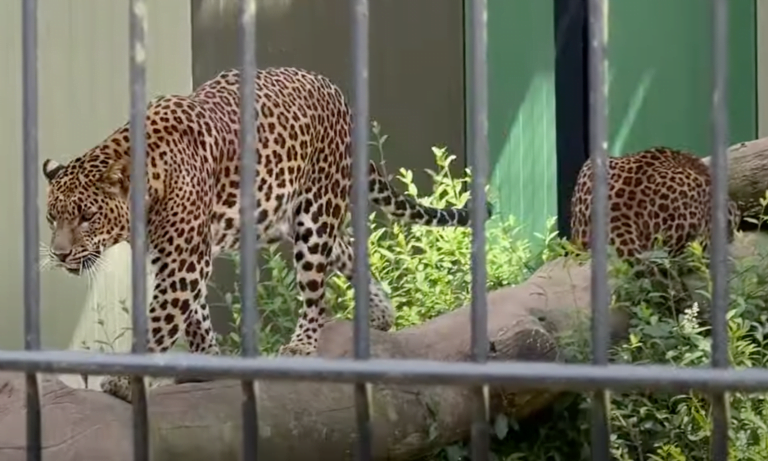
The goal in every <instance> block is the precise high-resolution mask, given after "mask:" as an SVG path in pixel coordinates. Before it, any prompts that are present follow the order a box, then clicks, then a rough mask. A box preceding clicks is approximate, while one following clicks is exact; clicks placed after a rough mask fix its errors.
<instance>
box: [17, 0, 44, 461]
mask: <svg viewBox="0 0 768 461" xmlns="http://www.w3.org/2000/svg"><path fill="white" fill-rule="evenodd" d="M21 3H22V7H21V20H22V58H21V59H22V79H23V81H24V82H23V85H22V99H23V108H22V110H23V115H22V117H23V121H22V123H23V139H24V141H23V142H24V160H23V167H22V169H23V173H22V174H23V175H24V186H23V188H24V192H23V195H24V198H23V200H24V349H27V350H37V349H40V271H39V253H38V250H37V246H38V242H39V240H40V228H39V227H38V219H39V216H40V209H39V207H38V204H37V189H38V179H37V159H38V138H37V131H38V107H37V104H38V92H37V91H38V90H37V89H38V86H37V85H38V76H37V0H22V2H21ZM26 387H27V460H29V461H40V460H41V459H42V447H41V445H42V441H41V438H42V428H41V424H42V421H41V420H42V418H41V415H40V389H39V388H38V383H37V375H36V374H35V373H29V374H27V376H26Z"/></svg>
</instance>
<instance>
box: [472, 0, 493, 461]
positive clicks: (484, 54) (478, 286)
mask: <svg viewBox="0 0 768 461" xmlns="http://www.w3.org/2000/svg"><path fill="white" fill-rule="evenodd" d="M471 29H472V31H471V40H472V61H471V62H472V64H471V67H472V68H471V73H470V75H471V89H472V93H471V98H470V99H471V102H472V112H471V117H472V122H471V133H470V136H471V139H472V152H470V155H469V161H470V162H469V163H470V168H471V171H472V184H471V186H470V194H471V196H470V214H471V216H470V217H471V221H472V224H471V227H472V256H471V258H472V262H471V272H472V288H471V292H472V305H471V314H470V316H471V327H470V328H471V342H472V359H473V360H474V361H476V362H480V363H484V362H486V361H487V360H488V303H487V298H486V279H487V273H486V272H487V270H486V267H485V221H486V219H487V213H488V209H487V207H486V194H485V182H486V178H487V177H488V1H487V0H472V27H471ZM475 400H476V403H475V404H476V407H475V415H474V421H473V423H472V430H471V434H472V438H471V445H472V446H471V452H472V453H471V455H472V456H471V458H472V460H474V461H483V460H487V459H488V458H489V456H490V427H489V423H488V386H481V387H479V388H477V389H476V392H475Z"/></svg>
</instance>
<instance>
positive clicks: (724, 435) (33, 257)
mask: <svg viewBox="0 0 768 461" xmlns="http://www.w3.org/2000/svg"><path fill="white" fill-rule="evenodd" d="M20 1H21V2H22V21H23V32H22V35H23V40H22V50H23V61H22V62H23V64H22V72H23V82H24V84H23V95H22V100H23V146H24V152H23V155H24V158H23V180H24V186H23V200H24V220H23V226H24V235H25V239H24V246H23V253H24V309H25V316H24V331H25V350H24V351H4V350H0V370H5V371H17V372H24V373H26V385H27V459H28V460H30V461H33V460H38V461H39V460H42V459H43V454H42V446H41V408H40V395H39V389H38V382H37V376H36V373H41V372H47V373H89V374H90V373H93V374H109V373H122V374H129V375H132V376H134V378H133V403H132V405H133V414H134V424H133V440H134V458H135V459H136V460H137V461H147V460H148V459H149V438H148V420H147V400H146V389H145V386H144V381H143V379H142V376H156V377H161V376H166V377H167V376H177V377H197V378H212V379H220V378H235V379H240V380H242V383H243V386H242V387H243V393H244V397H245V398H244V400H243V405H242V417H243V431H244V437H243V447H242V450H243V458H244V459H246V460H255V459H257V455H258V443H259V437H258V436H257V434H258V432H257V431H258V424H257V422H258V407H257V402H256V397H255V393H254V385H253V382H254V380H268V379H283V380H285V379H287V380H305V381H334V382H344V383H353V384H354V389H355V390H354V392H355V404H356V405H355V406H356V414H357V429H358V437H357V450H356V458H357V459H360V460H367V459H371V458H372V454H371V453H372V452H371V449H372V447H371V443H372V434H371V431H372V428H371V414H370V410H369V402H370V386H368V385H367V384H366V383H371V382H377V383H401V384H402V383H414V384H456V385H467V386H472V387H473V389H475V392H474V396H475V402H474V405H475V409H476V411H475V418H474V423H473V424H472V430H471V434H472V440H471V444H472V450H471V457H472V459H473V461H482V460H487V459H488V458H489V432H490V431H489V425H488V420H489V415H488V405H487V389H488V386H491V385H497V384H504V385H505V386H519V387H520V388H521V389H524V388H552V389H566V388H567V389H569V390H581V391H590V392H594V393H595V397H596V398H595V399H594V402H595V403H594V406H593V411H592V414H593V418H592V440H591V446H592V459H594V460H601V461H607V460H609V459H610V452H609V424H608V415H607V408H606V400H607V399H606V392H607V390H608V389H617V390H618V389H626V390H629V389H637V388H646V389H698V390H702V391H706V392H710V393H711V394H712V397H713V398H712V402H713V424H714V431H713V437H712V447H711V450H712V459H713V460H716V461H723V460H726V459H727V452H728V432H727V429H728V420H727V414H726V400H725V395H724V392H725V391H726V390H741V391H761V390H766V389H768V370H760V369H747V370H732V369H729V368H728V367H729V363H728V351H727V330H726V322H725V314H726V307H727V301H728V286H727V275H728V274H727V270H728V269H727V265H726V257H727V241H726V234H727V214H726V213H727V208H726V195H727V158H726V152H727V144H726V143H727V139H728V120H727V114H726V108H727V101H728V99H727V94H726V86H727V78H728V75H727V62H728V46H727V35H728V17H727V13H728V6H727V3H728V0H710V2H711V4H712V8H713V18H714V20H713V24H712V26H713V28H714V34H713V35H714V40H713V43H712V50H713V55H714V59H713V69H712V72H713V77H714V78H713V87H712V129H713V144H714V145H713V156H712V165H711V168H712V177H713V187H712V190H713V191H712V194H713V207H712V208H713V209H712V217H713V231H712V244H711V267H710V272H711V275H712V280H713V293H712V299H713V301H712V304H713V308H712V331H713V334H712V336H713V345H712V350H713V354H712V367H711V368H710V369H691V368H671V367H666V366H618V365H616V366H614V365H608V346H609V326H608V322H607V318H608V308H609V288H608V278H607V250H606V247H607V242H608V232H607V215H608V203H607V201H608V185H607V177H608V171H607V136H606V135H607V126H606V124H607V123H606V85H605V83H606V82H605V74H606V72H605V71H606V65H605V61H606V51H605V49H606V30H605V22H604V19H605V2H606V0H583V1H587V2H588V13H589V28H588V30H589V34H588V37H589V47H590V52H589V56H590V62H589V107H590V111H589V118H590V121H589V124H588V126H590V133H589V135H590V136H589V140H590V151H591V161H592V162H594V164H593V166H594V184H593V200H594V206H593V211H592V213H593V216H592V219H593V221H592V222H593V232H592V237H591V238H592V242H591V248H593V249H594V250H593V257H592V262H591V264H592V285H591V290H592V297H591V298H592V306H591V307H592V319H593V320H592V355H593V360H592V362H593V363H592V364H591V365H587V364H583V365H579V364H554V363H530V362H527V363H514V362H488V347H489V345H488V337H487V303H486V291H485V290H486V267H485V264H486V260H485V254H484V252H483V251H482V250H483V249H484V248H485V233H484V230H485V218H486V216H487V214H486V213H487V211H486V207H485V201H486V195H485V189H484V184H485V180H486V178H487V176H488V135H487V130H488V119H487V108H488V94H487V88H486V82H487V77H488V65H487V58H486V51H487V20H488V13H487V11H488V9H487V1H488V0H466V1H469V2H470V3H471V9H470V11H471V24H472V27H471V32H470V34H471V37H470V42H471V44H472V46H471V53H472V60H471V63H470V66H471V69H470V74H469V75H470V87H471V94H470V96H469V99H470V101H471V111H470V112H469V113H470V117H471V131H470V139H471V149H470V152H471V155H470V167H471V169H472V172H473V175H472V176H473V180H472V186H471V194H472V195H471V199H470V213H471V220H472V235H473V237H472V250H473V251H472V264H471V265H472V267H471V273H472V305H471V327H470V328H471V333H472V341H471V353H472V358H473V362H464V363H446V362H437V361H423V360H383V359H371V358H370V345H369V342H370V341H369V329H368V315H369V313H368V277H369V274H368V256H367V255H368V253H367V242H368V227H367V225H368V224H367V220H366V217H367V214H368V197H367V195H366V193H367V192H366V190H367V163H368V151H367V144H368V124H369V123H368V122H369V100H368V76H369V72H368V69H369V63H368V61H369V54H368V53H369V51H368V33H369V24H368V19H369V0H350V8H351V9H352V12H353V14H352V17H353V21H354V24H353V28H352V37H351V40H352V46H353V59H352V72H353V73H354V80H353V81H354V85H353V97H352V100H353V111H354V114H355V117H356V121H357V123H356V124H355V127H354V132H353V146H354V149H353V186H352V189H353V193H352V201H353V202H352V226H353V236H354V240H355V254H356V260H355V278H354V283H353V285H354V287H355V319H354V325H355V328H354V352H355V357H354V359H353V360H329V359H320V358H287V357H279V358H269V359H267V358H263V357H258V347H257V345H258V328H254V325H257V323H258V316H257V314H258V312H257V306H256V305H255V288H256V284H257V283H258V282H257V280H256V271H255V263H256V258H255V256H256V252H255V249H256V237H257V236H256V235H255V233H256V232H255V226H254V213H253V209H254V206H255V200H254V198H253V195H252V194H251V193H248V191H251V190H253V185H254V183H255V180H256V177H255V174H256V169H255V165H256V162H257V153H256V152H255V146H256V141H257V140H256V133H255V129H254V122H255V121H256V117H257V116H258V114H257V113H256V111H255V110H254V105H253V104H252V101H253V99H252V96H253V94H254V91H255V88H254V81H253V77H254V75H255V69H256V53H255V27H256V25H255V24H256V22H255V19H256V0H239V7H240V23H239V44H240V52H241V65H242V69H241V72H242V74H241V82H240V85H241V87H240V94H241V124H242V127H243V129H242V130H241V139H240V147H241V149H240V150H241V153H242V157H241V171H242V172H243V175H242V178H241V184H240V187H241V191H242V192H243V193H242V195H241V196H242V205H241V210H240V211H241V219H242V223H243V224H242V226H241V242H242V244H241V248H240V258H241V265H242V266H241V283H240V287H241V288H240V289H241V299H242V302H243V305H242V312H243V317H242V322H241V324H242V332H241V334H242V337H243V349H242V357H240V358H237V357H221V356H218V357H211V356H205V355H197V354H188V353H184V354H176V353H174V354H170V353H167V354H159V355H154V354H147V353H146V336H147V332H146V311H145V306H146V285H145V284H146V279H145V273H146V270H147V268H146V258H145V255H146V251H147V243H146V222H145V219H144V218H140V219H132V220H131V236H130V243H131V252H132V263H131V264H132V267H131V275H132V281H133V285H132V294H133V306H132V307H133V313H132V326H133V332H134V335H133V346H132V351H131V353H130V354H97V353H87V352H75V351H55V350H49V351H42V350H40V311H39V306H40V294H39V292H40V290H39V288H40V278H39V265H38V258H39V254H38V248H37V247H38V241H39V228H38V216H39V207H38V205H37V204H38V161H39V159H38V137H37V136H38V67H37V52H38V49H37V48H38V47H37V28H38V27H37V26H38V25H37V0H20ZM129 8H130V12H129V15H130V50H129V55H130V81H131V85H130V86H131V88H130V94H131V110H130V132H131V139H132V140H137V139H144V135H145V126H144V117H145V111H146V62H145V35H146V27H147V15H148V11H147V6H146V0H130V1H129ZM145 161H146V145H145V142H131V176H132V177H133V178H144V177H146V165H145ZM132 186H133V187H132V189H131V195H130V204H131V208H132V210H134V213H135V214H136V215H137V216H140V217H143V216H144V215H145V204H144V200H143V198H144V194H145V190H146V183H145V182H144V181H138V180H136V179H134V181H133V184H132Z"/></svg>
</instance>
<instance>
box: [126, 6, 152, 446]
mask: <svg viewBox="0 0 768 461" xmlns="http://www.w3.org/2000/svg"><path fill="white" fill-rule="evenodd" d="M129 9H130V11H129V13H128V14H129V17H130V29H129V34H130V37H129V43H130V44H129V48H130V51H129V55H130V64H129V68H130V86H131V88H130V99H131V109H130V110H131V115H130V125H129V129H130V137H131V189H130V190H131V193H130V207H131V236H130V243H131V296H132V306H131V307H132V323H133V344H132V348H131V349H132V352H133V353H135V354H141V353H146V351H147V312H146V309H147V216H146V213H147V210H146V203H145V201H144V199H145V197H146V195H147V179H146V178H147V163H146V162H147V140H146V127H145V125H144V123H145V116H146V99H147V76H146V73H147V63H146V59H147V50H146V43H145V37H146V33H147V4H146V0H131V1H130V3H129ZM131 388H132V395H131V401H132V404H133V444H134V445H133V453H134V454H133V456H134V459H135V460H137V461H149V427H148V426H149V424H148V417H147V393H146V388H145V387H144V378H143V376H134V377H133V378H132V385H131Z"/></svg>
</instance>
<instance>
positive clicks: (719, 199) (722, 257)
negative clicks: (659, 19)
mask: <svg viewBox="0 0 768 461" xmlns="http://www.w3.org/2000/svg"><path fill="white" fill-rule="evenodd" d="M712 16H713V17H712V21H713V23H712V25H713V33H712V36H713V43H712V66H713V69H712V72H713V73H712V143H713V148H712V164H711V166H710V168H711V174H712V192H711V193H712V235H711V239H712V242H711V254H710V267H709V271H710V274H711V276H712V312H711V315H712V366H713V367H717V368H728V366H729V359H728V324H727V320H726V312H727V310H728V247H727V233H728V216H727V213H728V157H727V155H728V136H729V134H728V128H729V127H728V0H713V1H712ZM712 425H713V428H712V429H713V430H712V447H711V448H712V459H713V460H714V461H726V460H727V459H728V402H727V398H726V395H725V393H718V394H715V395H713V396H712Z"/></svg>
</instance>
